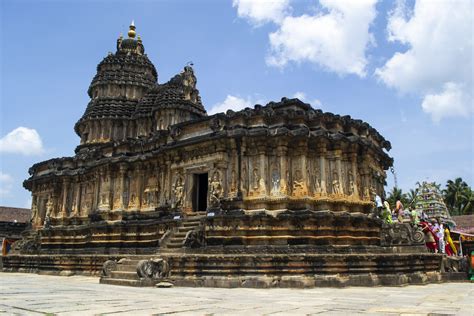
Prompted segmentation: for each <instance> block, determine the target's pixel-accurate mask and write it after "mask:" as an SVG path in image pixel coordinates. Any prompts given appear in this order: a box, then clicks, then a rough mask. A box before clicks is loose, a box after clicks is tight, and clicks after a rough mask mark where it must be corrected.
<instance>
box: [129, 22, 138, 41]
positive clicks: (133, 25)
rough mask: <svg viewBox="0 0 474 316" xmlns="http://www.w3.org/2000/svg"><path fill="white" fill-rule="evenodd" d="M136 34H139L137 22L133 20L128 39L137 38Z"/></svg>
mask: <svg viewBox="0 0 474 316" xmlns="http://www.w3.org/2000/svg"><path fill="white" fill-rule="evenodd" d="M136 34H137V33H136V32H135V21H133V20H132V23H131V24H130V29H129V30H128V37H129V38H135V35H136Z"/></svg>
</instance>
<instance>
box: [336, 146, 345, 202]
mask: <svg viewBox="0 0 474 316" xmlns="http://www.w3.org/2000/svg"><path fill="white" fill-rule="evenodd" d="M341 157H342V151H341V150H340V149H336V150H335V151H334V158H335V162H336V172H337V176H338V178H337V181H338V182H339V192H340V194H344V186H343V185H342V184H343V183H344V182H343V181H344V180H343V178H342V166H341Z"/></svg>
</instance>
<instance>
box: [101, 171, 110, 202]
mask: <svg viewBox="0 0 474 316" xmlns="http://www.w3.org/2000/svg"><path fill="white" fill-rule="evenodd" d="M109 194H110V182H109V177H107V176H105V177H104V179H103V181H102V188H101V190H100V205H101V206H108V205H109Z"/></svg>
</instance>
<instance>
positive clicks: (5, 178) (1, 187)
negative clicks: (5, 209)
mask: <svg viewBox="0 0 474 316" xmlns="http://www.w3.org/2000/svg"><path fill="white" fill-rule="evenodd" d="M12 185H13V177H12V176H11V175H9V174H6V173H3V172H2V171H0V197H5V196H8V195H9V194H10V191H11V189H12Z"/></svg>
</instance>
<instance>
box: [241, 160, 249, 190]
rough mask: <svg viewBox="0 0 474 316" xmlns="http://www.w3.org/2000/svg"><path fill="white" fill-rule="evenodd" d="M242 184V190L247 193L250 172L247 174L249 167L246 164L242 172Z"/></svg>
mask: <svg viewBox="0 0 474 316" xmlns="http://www.w3.org/2000/svg"><path fill="white" fill-rule="evenodd" d="M240 183H241V184H240V185H241V188H240V189H241V190H242V193H243V194H244V195H245V194H247V190H248V187H249V186H248V183H249V177H248V174H247V168H246V167H245V166H244V167H243V168H242V174H241V178H240Z"/></svg>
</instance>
